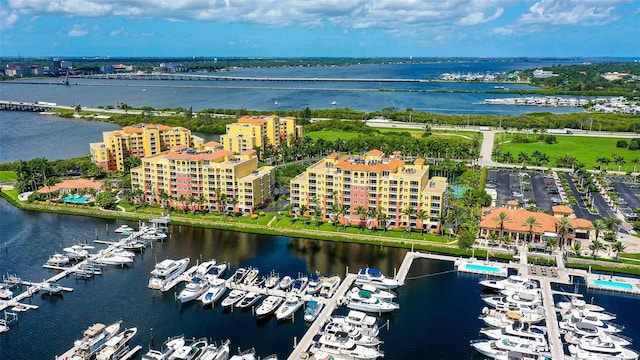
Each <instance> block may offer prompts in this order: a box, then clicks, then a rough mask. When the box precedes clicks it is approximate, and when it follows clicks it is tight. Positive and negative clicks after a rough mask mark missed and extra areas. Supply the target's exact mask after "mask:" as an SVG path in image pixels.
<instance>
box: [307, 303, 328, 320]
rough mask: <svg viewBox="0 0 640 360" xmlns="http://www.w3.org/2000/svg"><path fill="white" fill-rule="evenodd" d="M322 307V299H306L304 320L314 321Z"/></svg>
mask: <svg viewBox="0 0 640 360" xmlns="http://www.w3.org/2000/svg"><path fill="white" fill-rule="evenodd" d="M323 307H324V303H323V302H322V301H319V300H314V299H312V300H309V301H307V307H306V308H305V309H304V321H309V322H311V321H314V320H315V319H316V318H317V317H318V315H320V312H321V311H322V308H323Z"/></svg>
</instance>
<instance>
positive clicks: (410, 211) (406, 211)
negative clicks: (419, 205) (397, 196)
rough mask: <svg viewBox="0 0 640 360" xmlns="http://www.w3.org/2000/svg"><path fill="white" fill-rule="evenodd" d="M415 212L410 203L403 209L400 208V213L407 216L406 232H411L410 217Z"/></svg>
mask: <svg viewBox="0 0 640 360" xmlns="http://www.w3.org/2000/svg"><path fill="white" fill-rule="evenodd" d="M415 214H416V209H415V208H414V207H413V206H411V204H409V205H407V207H405V208H404V209H402V215H404V216H406V217H407V232H408V233H411V217H412V216H414V215H415Z"/></svg>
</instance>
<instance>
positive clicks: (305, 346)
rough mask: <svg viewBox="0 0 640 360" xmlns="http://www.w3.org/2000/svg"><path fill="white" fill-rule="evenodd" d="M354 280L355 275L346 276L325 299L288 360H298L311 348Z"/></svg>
mask: <svg viewBox="0 0 640 360" xmlns="http://www.w3.org/2000/svg"><path fill="white" fill-rule="evenodd" d="M355 280H356V275H355V274H347V275H346V276H345V278H344V280H343V281H342V284H340V287H339V288H338V290H337V291H336V292H335V294H333V296H332V297H331V298H329V299H326V301H325V302H324V303H325V306H324V309H322V312H320V315H318V317H317V318H316V319H315V321H314V322H313V323H312V324H311V326H310V327H309V329H307V332H306V333H305V334H304V336H303V337H302V339H300V342H298V344H297V345H296V346H295V348H294V349H293V351H292V352H291V354H290V355H289V357H288V358H287V359H288V360H298V359H300V355H301V354H303V353H305V352H306V351H307V350H309V347H311V343H312V341H313V337H314V336H316V334H317V333H318V332H319V331H320V328H322V326H323V325H324V324H325V323H326V322H327V320H328V319H329V317H330V316H331V314H332V313H333V311H334V310H335V308H336V306H337V302H338V299H340V298H341V297H343V296H344V295H345V294H346V293H347V291H348V290H349V288H350V287H351V285H352V284H353V282H354V281H355Z"/></svg>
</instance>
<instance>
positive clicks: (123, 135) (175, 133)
mask: <svg viewBox="0 0 640 360" xmlns="http://www.w3.org/2000/svg"><path fill="white" fill-rule="evenodd" d="M202 142H203V141H202V139H200V138H199V137H197V136H193V135H191V131H190V130H188V129H186V128H183V127H171V126H167V125H158V124H138V125H132V126H125V127H124V128H122V130H115V131H105V132H103V133H102V142H98V143H91V144H90V145H89V147H90V149H91V160H92V161H93V162H94V163H95V164H96V165H98V166H100V167H102V168H104V169H105V170H106V171H110V170H122V169H124V159H126V158H127V157H129V156H135V157H137V158H142V157H145V156H152V155H156V154H159V153H161V152H163V151H167V150H169V149H171V148H172V147H174V146H178V145H185V146H196V147H197V146H201V145H202Z"/></svg>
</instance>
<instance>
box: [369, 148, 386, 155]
mask: <svg viewBox="0 0 640 360" xmlns="http://www.w3.org/2000/svg"><path fill="white" fill-rule="evenodd" d="M383 154H384V153H383V152H382V151H381V150H378V149H373V150H369V152H367V153H366V154H365V155H371V156H380V155H383Z"/></svg>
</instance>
